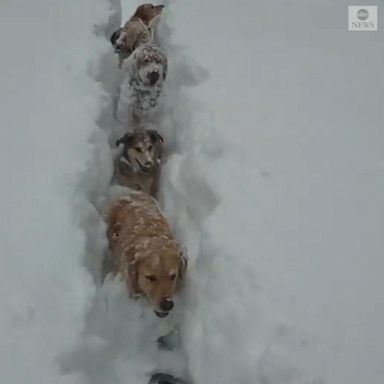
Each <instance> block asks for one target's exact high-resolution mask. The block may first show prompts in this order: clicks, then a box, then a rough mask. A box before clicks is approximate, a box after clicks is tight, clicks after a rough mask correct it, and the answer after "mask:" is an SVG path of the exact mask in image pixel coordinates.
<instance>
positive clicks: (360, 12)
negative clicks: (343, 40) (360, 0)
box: [348, 5, 377, 31]
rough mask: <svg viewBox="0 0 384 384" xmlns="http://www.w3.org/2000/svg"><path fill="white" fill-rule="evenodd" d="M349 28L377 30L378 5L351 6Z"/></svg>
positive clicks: (353, 29) (354, 29) (350, 29)
mask: <svg viewBox="0 0 384 384" xmlns="http://www.w3.org/2000/svg"><path fill="white" fill-rule="evenodd" d="M348 30H349V31H377V6H364V5H362V6H358V5H357V6H356V5H351V6H349V7H348Z"/></svg>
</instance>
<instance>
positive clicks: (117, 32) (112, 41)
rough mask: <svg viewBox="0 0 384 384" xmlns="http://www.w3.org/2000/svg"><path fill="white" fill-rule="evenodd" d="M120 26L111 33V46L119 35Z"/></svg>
mask: <svg viewBox="0 0 384 384" xmlns="http://www.w3.org/2000/svg"><path fill="white" fill-rule="evenodd" d="M120 33H121V28H119V29H118V30H117V31H115V32H113V33H112V36H111V38H110V39H109V41H110V42H111V44H112V46H113V47H115V45H116V41H117V39H118V38H119V37H120Z"/></svg>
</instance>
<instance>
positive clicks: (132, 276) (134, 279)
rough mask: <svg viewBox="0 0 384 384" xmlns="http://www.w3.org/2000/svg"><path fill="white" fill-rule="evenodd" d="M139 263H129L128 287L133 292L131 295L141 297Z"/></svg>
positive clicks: (135, 261)
mask: <svg viewBox="0 0 384 384" xmlns="http://www.w3.org/2000/svg"><path fill="white" fill-rule="evenodd" d="M137 267H138V261H137V260H133V261H131V262H129V263H127V273H128V276H127V277H128V283H129V284H128V285H129V288H130V290H131V294H132V295H133V296H135V295H139V294H140V293H141V290H140V287H139V283H138V279H139V274H138V268H137Z"/></svg>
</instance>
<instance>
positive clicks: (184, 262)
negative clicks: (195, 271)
mask: <svg viewBox="0 0 384 384" xmlns="http://www.w3.org/2000/svg"><path fill="white" fill-rule="evenodd" d="M187 268H188V259H187V258H186V257H185V256H184V254H183V252H180V261H179V274H178V282H177V285H178V288H179V289H180V288H181V285H182V282H183V280H184V277H185V273H186V272H187Z"/></svg>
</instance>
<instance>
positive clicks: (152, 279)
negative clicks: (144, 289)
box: [145, 275, 156, 283]
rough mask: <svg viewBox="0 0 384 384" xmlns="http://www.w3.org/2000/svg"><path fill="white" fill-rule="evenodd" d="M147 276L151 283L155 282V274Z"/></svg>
mask: <svg viewBox="0 0 384 384" xmlns="http://www.w3.org/2000/svg"><path fill="white" fill-rule="evenodd" d="M145 278H146V279H147V280H148V281H150V282H151V283H153V282H154V281H156V276H153V275H146V276H145Z"/></svg>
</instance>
